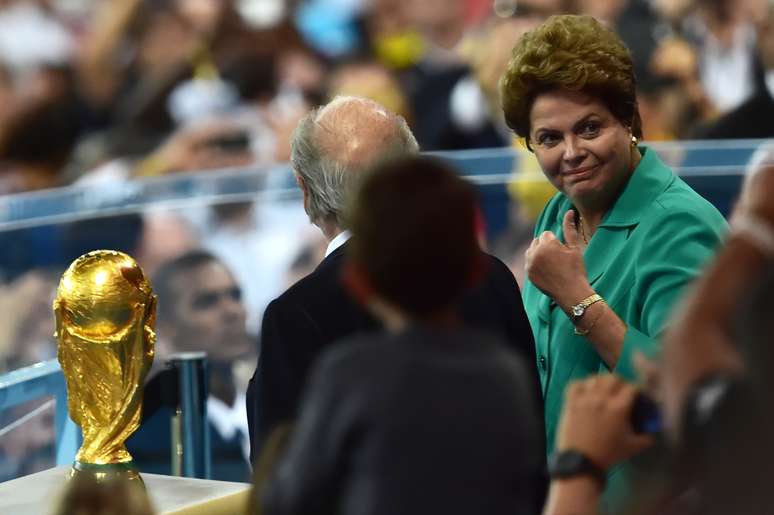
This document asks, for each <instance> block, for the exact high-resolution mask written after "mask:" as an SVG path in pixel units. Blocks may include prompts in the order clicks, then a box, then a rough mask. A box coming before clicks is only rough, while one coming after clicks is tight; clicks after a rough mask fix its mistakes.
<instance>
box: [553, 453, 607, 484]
mask: <svg viewBox="0 0 774 515" xmlns="http://www.w3.org/2000/svg"><path fill="white" fill-rule="evenodd" d="M548 475H549V476H551V479H568V478H571V477H576V476H584V475H586V476H591V477H593V478H594V479H596V480H597V481H598V482H599V484H600V485H601V486H604V485H605V481H606V480H607V473H606V472H605V471H604V470H603V469H602V467H600V466H599V465H597V464H596V463H594V462H593V461H591V460H590V459H589V458H588V456H586V455H585V454H583V453H582V452H580V451H576V450H574V449H566V450H564V451H557V452H555V453H554V454H553V455H551V458H550V459H549V460H548Z"/></svg>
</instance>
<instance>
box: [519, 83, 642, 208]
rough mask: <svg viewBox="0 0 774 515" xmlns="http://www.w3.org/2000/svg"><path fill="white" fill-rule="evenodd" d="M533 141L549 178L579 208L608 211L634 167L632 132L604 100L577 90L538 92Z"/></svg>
mask: <svg viewBox="0 0 774 515" xmlns="http://www.w3.org/2000/svg"><path fill="white" fill-rule="evenodd" d="M530 126H531V128H530V135H529V138H530V143H531V145H532V148H533V149H534V151H535V156H536V157H537V160H538V162H539V163H540V167H541V168H542V170H543V173H545V174H546V177H548V180H549V181H550V182H551V183H552V184H553V185H554V186H555V187H556V189H558V190H559V191H561V192H562V193H564V194H565V195H567V197H569V198H570V200H571V201H572V202H573V203H574V204H576V205H578V206H579V207H580V206H587V207H589V208H592V209H593V208H598V209H604V210H607V209H608V208H609V207H610V205H611V204H612V202H613V201H614V199H615V196H616V195H617V194H618V192H619V191H620V188H621V187H622V186H623V185H624V183H625V182H626V181H627V180H628V178H629V176H630V174H631V171H632V170H633V169H634V166H633V165H634V164H635V163H634V161H633V159H634V157H633V154H634V153H636V151H634V150H633V149H632V146H631V141H632V133H631V131H630V129H629V128H628V127H626V126H625V125H623V124H622V123H621V122H620V121H619V120H618V119H617V118H616V117H615V116H613V114H612V113H611V112H610V111H609V110H608V108H607V107H606V106H605V104H604V103H602V102H601V101H600V100H597V99H596V98H594V97H592V96H590V95H588V94H586V93H582V92H578V91H568V90H559V89H557V90H554V91H549V92H547V93H543V94H541V95H538V96H537V98H535V101H534V103H533V104H532V111H531V112H530Z"/></svg>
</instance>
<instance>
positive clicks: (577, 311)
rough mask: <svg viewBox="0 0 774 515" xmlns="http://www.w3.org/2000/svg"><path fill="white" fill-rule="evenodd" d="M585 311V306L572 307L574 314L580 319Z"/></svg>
mask: <svg viewBox="0 0 774 515" xmlns="http://www.w3.org/2000/svg"><path fill="white" fill-rule="evenodd" d="M584 311H585V310H584V309H583V306H573V307H572V314H573V315H575V316H576V317H579V316H581V315H582V314H583V312H584Z"/></svg>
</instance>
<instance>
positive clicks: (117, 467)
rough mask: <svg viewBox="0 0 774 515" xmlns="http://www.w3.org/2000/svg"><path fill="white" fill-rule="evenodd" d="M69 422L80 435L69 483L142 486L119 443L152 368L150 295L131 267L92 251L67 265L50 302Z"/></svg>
mask: <svg viewBox="0 0 774 515" xmlns="http://www.w3.org/2000/svg"><path fill="white" fill-rule="evenodd" d="M54 316H55V318H56V334H55V337H56V339H57V341H58V351H57V357H58V359H59V363H60V364H61V365H62V371H63V372H64V376H65V381H66V382H67V408H68V411H69V413H70V418H72V420H73V421H74V422H75V423H76V424H78V425H79V426H80V427H81V429H82V432H83V445H81V448H80V449H79V450H78V454H77V455H76V456H75V463H74V464H73V468H72V471H71V473H70V476H71V477H73V476H76V475H82V474H89V475H92V476H94V477H95V478H96V479H97V480H98V481H103V480H104V481H107V480H113V479H115V478H127V479H129V480H136V481H137V482H138V483H139V484H142V479H141V478H140V475H139V473H138V471H137V469H136V468H135V467H134V464H133V462H132V456H131V455H130V454H129V451H127V449H126V446H125V444H124V442H125V441H126V439H127V438H128V437H129V436H130V435H131V434H132V433H133V432H134V431H135V430H136V429H137V427H138V426H139V424H140V414H141V408H142V391H143V382H144V380H145V376H146V375H147V373H148V370H149V369H150V367H151V364H152V363H153V354H154V345H155V342H156V334H155V332H154V327H155V324H156V296H155V295H154V294H153V290H152V288H151V285H150V282H149V281H148V280H147V279H146V278H145V275H144V274H143V272H142V269H140V267H139V265H138V264H137V262H136V261H135V260H134V259H132V258H131V257H130V256H128V255H126V254H124V253H122V252H116V251H112V250H96V251H93V252H89V253H88V254H85V255H83V256H81V257H79V258H78V259H76V260H75V261H73V263H72V264H71V265H70V267H69V268H68V269H67V270H66V271H65V273H64V274H63V275H62V279H61V281H60V283H59V288H58V289H57V295H56V299H55V300H54Z"/></svg>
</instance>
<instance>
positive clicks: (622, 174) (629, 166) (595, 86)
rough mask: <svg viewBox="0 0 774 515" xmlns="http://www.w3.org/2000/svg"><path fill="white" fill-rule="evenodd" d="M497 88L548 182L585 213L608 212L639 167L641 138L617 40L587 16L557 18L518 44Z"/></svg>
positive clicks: (627, 67)
mask: <svg viewBox="0 0 774 515" xmlns="http://www.w3.org/2000/svg"><path fill="white" fill-rule="evenodd" d="M500 87H501V93H502V102H503V110H504V112H505V120H506V122H507V123H508V126H509V127H510V128H511V129H513V130H514V131H515V132H516V134H517V135H518V136H520V137H522V138H524V139H525V140H526V143H527V145H528V147H529V148H530V149H531V150H532V151H534V153H535V156H536V157H537V159H538V162H539V163H540V167H541V168H542V169H543V172H544V173H545V175H546V176H547V177H548V180H549V181H551V183H552V184H553V185H554V186H555V187H556V188H557V189H558V190H559V191H561V192H562V193H564V194H565V195H566V196H567V197H569V198H570V200H571V201H572V202H573V204H574V205H575V206H576V207H577V208H578V209H579V210H580V211H581V214H584V213H583V211H585V210H587V211H592V212H605V211H606V210H607V209H609V208H610V207H611V206H612V204H613V203H614V202H615V199H616V198H617V196H618V194H619V193H620V192H621V191H622V189H623V187H624V185H625V184H626V182H627V181H628V179H629V177H630V176H631V173H632V171H633V170H634V168H635V167H636V166H637V164H638V163H639V159H640V153H639V152H638V151H637V148H636V144H637V138H640V137H641V136H642V127H641V121H640V115H639V112H638V109H637V99H636V96H635V78H634V72H633V66H632V60H631V56H630V54H629V51H628V50H627V48H626V46H624V44H623V42H622V41H621V40H620V39H619V38H618V36H617V35H616V34H615V33H614V32H613V31H612V30H610V29H608V28H606V27H605V26H603V25H602V24H600V23H599V22H598V21H596V20H595V19H594V18H592V17H590V16H574V15H561V16H552V17H550V18H549V19H548V20H547V21H546V22H545V23H543V24H542V25H541V26H539V27H538V28H536V29H535V30H532V31H530V32H528V33H527V34H525V35H524V37H522V38H521V39H520V40H519V42H518V43H517V44H516V46H515V47H514V49H513V55H512V57H511V61H510V63H509V64H508V69H507V70H506V72H505V74H504V76H503V78H502V80H501V84H500Z"/></svg>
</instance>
